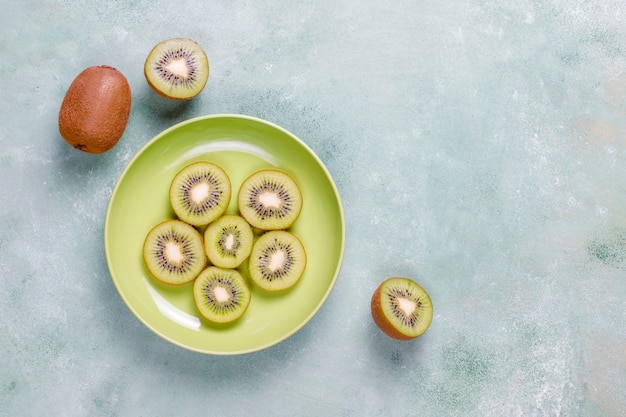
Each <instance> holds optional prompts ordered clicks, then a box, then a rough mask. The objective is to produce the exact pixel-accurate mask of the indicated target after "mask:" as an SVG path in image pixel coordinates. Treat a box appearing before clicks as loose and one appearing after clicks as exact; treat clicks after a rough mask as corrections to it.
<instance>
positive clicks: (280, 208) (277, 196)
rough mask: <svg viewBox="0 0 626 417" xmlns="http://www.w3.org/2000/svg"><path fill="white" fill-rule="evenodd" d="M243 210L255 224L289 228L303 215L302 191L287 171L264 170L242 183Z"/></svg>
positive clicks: (241, 211)
mask: <svg viewBox="0 0 626 417" xmlns="http://www.w3.org/2000/svg"><path fill="white" fill-rule="evenodd" d="M238 203H239V212H240V213H241V215H242V216H243V218H244V219H246V220H247V221H248V223H250V224H251V225H252V226H253V227H256V228H259V229H263V230H278V229H287V228H289V227H290V226H291V225H292V224H293V222H294V221H295V220H296V219H297V218H298V216H299V215H300V210H301V209H302V193H301V191H300V188H299V187H298V184H297V183H296V182H295V180H294V179H293V178H291V176H289V175H288V174H287V173H285V172H283V171H280V170H277V169H264V170H260V171H257V172H255V173H253V174H252V175H251V176H249V177H248V178H247V179H246V180H245V181H244V182H243V184H242V185H241V188H240V189H239V195H238Z"/></svg>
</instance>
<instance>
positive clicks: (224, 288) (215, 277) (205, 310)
mask: <svg viewBox="0 0 626 417" xmlns="http://www.w3.org/2000/svg"><path fill="white" fill-rule="evenodd" d="M193 296H194V300H195V303H196V307H197V308H198V311H199V312H200V314H202V316H203V317H204V318H206V319H207V320H209V321H211V322H214V323H230V322H233V321H235V320H237V319H238V318H240V317H241V316H242V315H243V313H245V312H246V310H247V309H248V305H249V304H250V297H251V294H250V289H249V288H248V286H247V284H246V282H245V280H244V279H243V277H242V276H241V274H240V273H239V271H237V270H235V269H224V268H218V267H216V266H209V267H208V268H206V269H205V270H204V271H202V272H201V273H200V275H199V276H198V278H197V279H196V281H195V282H194V285H193Z"/></svg>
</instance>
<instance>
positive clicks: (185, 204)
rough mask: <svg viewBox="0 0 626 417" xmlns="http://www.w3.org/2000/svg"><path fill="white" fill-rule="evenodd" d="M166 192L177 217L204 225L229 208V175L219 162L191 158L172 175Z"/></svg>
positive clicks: (193, 223) (195, 224) (194, 224)
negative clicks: (197, 160) (198, 160)
mask: <svg viewBox="0 0 626 417" xmlns="http://www.w3.org/2000/svg"><path fill="white" fill-rule="evenodd" d="M169 195H170V203H171V204H172V208H173V209H174V212H175V213H176V215H177V216H178V218H179V219H180V220H182V221H184V222H187V223H189V224H191V225H193V226H206V225H207V224H209V223H210V222H212V221H213V220H215V219H217V218H218V217H219V216H221V215H222V214H223V213H224V212H225V211H226V209H227V208H228V204H229V202H230V195H231V185H230V179H229V177H228V175H227V174H226V172H225V171H224V170H223V169H222V168H221V167H219V166H218V165H215V164H213V163H210V162H203V161H201V162H194V163H192V164H191V165H187V166H186V167H184V168H183V169H182V170H180V171H179V172H178V173H177V174H176V176H174V179H173V180H172V184H171V186H170V193H169Z"/></svg>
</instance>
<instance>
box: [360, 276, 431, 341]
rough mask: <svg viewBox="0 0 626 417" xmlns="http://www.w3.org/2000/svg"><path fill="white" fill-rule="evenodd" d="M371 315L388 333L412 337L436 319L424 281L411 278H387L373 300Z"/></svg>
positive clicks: (400, 336) (426, 328)
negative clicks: (421, 282) (422, 282)
mask: <svg viewBox="0 0 626 417" xmlns="http://www.w3.org/2000/svg"><path fill="white" fill-rule="evenodd" d="M371 310H372V317H373V319H374V322H375V323H376V325H377V326H378V327H379V328H380V329H381V330H382V331H383V332H384V333H385V334H386V335H387V336H389V337H391V338H393V339H398V340H410V339H414V338H416V337H418V336H421V335H422V334H424V332H426V330H428V328H429V327H430V323H431V321H432V319H433V304H432V301H431V299H430V296H429V295H428V293H427V292H426V290H424V288H422V286H421V285H419V284H418V283H416V282H415V281H413V280H411V279H409V278H403V277H392V278H387V279H386V280H384V281H383V282H382V283H381V284H380V285H379V286H378V288H377V289H376V290H375V291H374V294H373V296H372V300H371Z"/></svg>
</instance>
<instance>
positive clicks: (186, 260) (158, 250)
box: [143, 220, 206, 285]
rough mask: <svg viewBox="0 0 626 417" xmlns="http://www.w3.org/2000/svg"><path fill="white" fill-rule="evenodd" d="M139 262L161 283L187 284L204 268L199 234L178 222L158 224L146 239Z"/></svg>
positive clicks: (204, 263)
mask: <svg viewBox="0 0 626 417" xmlns="http://www.w3.org/2000/svg"><path fill="white" fill-rule="evenodd" d="M143 259H144V263H145V265H146V268H147V269H148V271H149V272H150V274H152V276H153V277H154V278H156V279H157V280H159V281H160V282H162V283H164V284H169V285H183V284H186V283H188V282H191V281H193V279H194V278H196V277H197V276H198V274H200V272H201V271H202V269H204V267H205V265H206V256H205V254H204V246H203V242H202V235H200V232H198V231H197V230H196V229H195V228H194V227H192V226H190V225H188V224H187V223H184V222H181V221H180V220H166V221H164V222H161V223H159V224H157V225H156V226H154V227H153V228H152V229H151V230H150V231H149V232H148V235H147V236H146V239H145V241H144V245H143Z"/></svg>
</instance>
